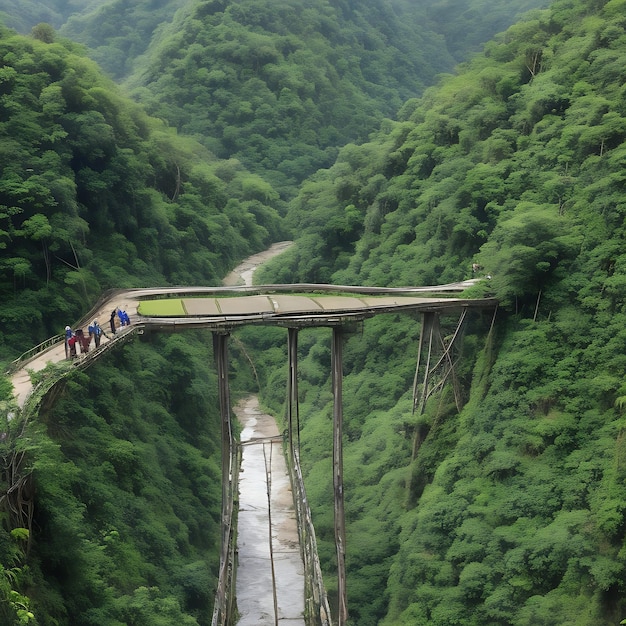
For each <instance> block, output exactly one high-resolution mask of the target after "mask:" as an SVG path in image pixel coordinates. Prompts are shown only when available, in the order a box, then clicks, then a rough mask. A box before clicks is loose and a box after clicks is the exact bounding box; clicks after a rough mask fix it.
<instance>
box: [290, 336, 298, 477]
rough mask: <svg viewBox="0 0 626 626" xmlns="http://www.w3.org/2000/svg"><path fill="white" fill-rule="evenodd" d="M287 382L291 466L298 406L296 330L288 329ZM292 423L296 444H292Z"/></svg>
mask: <svg viewBox="0 0 626 626" xmlns="http://www.w3.org/2000/svg"><path fill="white" fill-rule="evenodd" d="M287 344H288V345H287V352H288V359H289V381H288V383H287V386H288V389H287V394H288V398H287V435H288V439H289V441H288V450H289V457H290V458H289V462H290V463H291V465H292V466H293V460H294V449H297V450H299V449H300V410H299V404H298V329H297V328H289V329H288V336H287ZM294 422H295V428H296V437H297V444H294V432H293V431H294Z"/></svg>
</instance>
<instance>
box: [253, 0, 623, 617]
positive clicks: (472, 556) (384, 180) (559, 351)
mask: <svg viewBox="0 0 626 626" xmlns="http://www.w3.org/2000/svg"><path fill="white" fill-rule="evenodd" d="M625 8H626V5H625V4H624V2H623V1H621V0H611V1H609V2H577V3H572V2H557V3H556V4H555V5H554V6H553V8H552V9H551V10H548V11H543V12H538V13H536V14H534V15H532V16H531V17H529V18H528V19H526V20H524V21H522V22H520V23H519V24H517V25H516V26H514V27H512V28H511V29H509V30H508V31H507V32H506V33H505V34H503V35H502V36H499V37H497V38H496V39H495V40H494V41H493V42H491V43H489V44H488V45H487V46H486V49H485V53H484V54H483V55H480V56H478V57H476V58H475V59H474V60H473V61H472V62H471V63H468V64H467V65H466V66H464V67H463V68H462V70H461V71H460V73H459V75H458V76H456V77H450V78H447V79H446V80H445V81H443V83H442V84H441V85H440V86H438V87H436V88H434V89H432V90H429V91H428V92H427V93H426V94H425V96H424V97H423V98H421V99H419V100H413V101H409V102H407V103H406V105H405V107H404V108H403V110H402V111H401V112H400V115H399V119H398V121H396V122H386V123H385V125H384V126H383V127H381V131H380V133H379V135H378V136H377V137H373V138H372V139H371V141H370V142H369V143H368V144H366V145H363V146H355V145H353V146H347V147H346V148H344V149H343V150H341V152H340V154H339V156H338V159H337V162H336V163H335V164H334V165H333V166H332V167H331V168H329V169H328V170H327V171H323V172H318V173H317V174H316V175H315V176H314V177H312V178H311V179H310V180H309V181H307V182H306V183H305V184H303V185H302V188H301V192H300V195H299V197H298V198H297V200H296V202H295V203H294V206H292V210H291V212H290V214H289V215H290V218H291V219H293V220H294V224H295V225H296V227H297V229H298V232H299V233H300V237H299V239H298V242H297V246H296V247H295V248H293V249H292V250H290V251H289V252H287V253H286V255H285V256H284V257H283V258H281V260H280V264H278V263H276V264H275V265H276V266H275V267H274V268H273V269H271V271H270V270H269V269H268V271H267V272H262V275H261V276H259V277H258V279H259V281H260V282H264V281H267V280H282V279H283V278H287V277H288V278H289V279H294V280H315V281H324V282H326V281H329V282H336V283H339V284H353V283H354V284H373V285H384V284H390V285H405V284H424V283H426V284H428V283H435V284H436V283H440V282H448V281H452V280H458V279H460V278H467V277H470V276H471V275H472V273H471V272H472V270H471V265H472V263H474V262H475V263H478V264H480V265H481V266H482V268H483V269H482V273H489V274H491V275H492V277H493V278H492V280H491V281H490V289H492V290H493V291H494V292H495V293H496V294H497V295H498V296H499V298H500V299H501V304H502V306H501V308H500V311H499V313H498V317H497V322H496V326H495V328H496V331H497V332H496V334H495V335H493V336H491V337H490V338H489V341H488V340H487V337H486V329H487V328H488V326H489V324H488V323H487V320H476V321H475V322H474V325H473V326H472V327H470V328H469V329H468V332H467V336H466V351H465V357H464V362H465V366H464V369H463V370H462V371H461V372H460V376H461V378H464V379H465V382H466V387H465V389H466V394H467V395H466V400H467V403H466V405H465V407H464V408H463V410H462V411H460V412H458V411H457V409H456V407H455V405H454V402H453V399H452V397H451V396H450V395H446V394H444V395H443V396H440V397H438V398H436V399H434V400H433V401H432V402H431V403H430V404H429V405H428V406H427V408H426V411H425V412H424V414H423V415H418V414H416V415H411V398H410V390H411V382H412V381H411V376H412V371H413V368H414V367H415V358H416V336H417V333H418V329H417V325H416V323H415V321H413V320H401V319H398V320H394V325H393V327H390V326H389V324H387V323H384V322H382V321H381V322H379V321H378V320H377V321H376V322H367V323H366V324H365V326H364V330H363V334H362V335H356V336H354V337H353V338H351V339H349V341H348V344H347V351H348V354H349V355H350V356H349V358H348V362H347V364H346V368H345V369H346V374H347V375H346V378H345V381H344V392H345V398H346V400H345V418H344V419H345V420H346V434H345V439H344V441H345V444H346V449H345V451H344V455H345V463H346V497H347V505H346V507H347V516H348V569H349V574H348V576H349V577H348V596H349V606H350V612H351V615H352V619H353V621H354V623H355V624H359V626H362V625H367V624H378V623H381V624H385V625H389V626H390V625H392V624H394V625H395V624H412V625H417V624H429V625H434V624H441V625H442V626H443V625H447V624H465V625H474V624H475V625H479V624H498V625H500V624H501V625H509V624H515V625H520V626H521V625H528V626H530V625H533V626H536V625H538V624H541V625H544V624H545V625H557V624H580V625H583V624H585V625H594V626H598V625H601V624H607V626H608V625H609V624H616V623H619V621H620V619H623V618H624V617H625V616H626V606H625V605H624V592H625V588H624V580H625V575H626V571H625V566H626V562H625V561H624V550H623V545H624V537H625V532H626V523H625V518H624V513H625V512H626V500H625V499H624V475H623V463H624V450H623V439H624V416H623V407H624V396H625V391H626V389H625V388H624V377H625V374H626V371H625V367H626V362H625V360H624V356H623V354H624V330H623V328H624V325H625V324H626V317H625V309H624V284H625V282H624V281H625V271H626V270H624V267H623V248H624V235H625V233H624V191H625V189H624V180H625V178H624V157H625V155H626V148H625V146H626V104H625V99H624V93H625V92H624V88H623V84H624V68H625V67H626V35H625V26H626V17H625V16H626V11H625ZM328 342H329V339H328V337H326V339H325V343H324V342H322V344H321V345H325V348H322V347H320V342H315V343H313V344H311V345H309V344H307V343H305V342H304V341H303V342H302V346H301V349H302V351H303V355H302V370H301V371H302V377H303V382H302V398H303V404H302V406H301V411H300V415H301V420H303V423H304V426H303V430H302V433H301V440H302V442H303V444H302V445H303V452H302V457H303V460H304V462H305V463H306V464H307V474H308V481H309V482H308V485H309V497H310V500H311V502H312V503H313V506H314V511H315V519H316V524H317V527H318V530H319V533H320V536H321V539H322V549H321V554H322V558H323V563H324V566H325V567H326V570H327V571H328V572H329V576H330V577H332V572H333V569H334V566H333V560H334V549H333V547H332V540H333V530H332V501H331V500H329V495H330V494H332V486H331V485H332V475H331V472H330V459H329V454H330V448H331V440H332V439H331V433H330V421H329V416H330V414H329V410H330V409H329V408H328V406H329V401H330V398H329V395H328V394H329V391H328V390H329V389H330V387H329V384H328V380H327V376H328V370H327V365H328V363H327V361H328ZM411 350H412V352H411ZM407 353H408V356H407ZM467 368H470V369H469V370H468V369H467ZM320 384H321V386H320ZM323 389H326V390H327V391H323ZM268 398H270V399H271V401H272V402H273V403H274V405H275V406H278V404H279V403H280V401H281V398H278V397H276V396H275V395H274V396H272V394H271V393H270V392H268ZM304 416H306V417H304ZM322 442H324V443H322ZM415 449H417V454H414V450H415ZM325 541H326V542H327V543H325ZM331 579H332V578H329V580H331ZM372 589H378V590H382V589H385V593H376V594H372V593H371V590H372Z"/></svg>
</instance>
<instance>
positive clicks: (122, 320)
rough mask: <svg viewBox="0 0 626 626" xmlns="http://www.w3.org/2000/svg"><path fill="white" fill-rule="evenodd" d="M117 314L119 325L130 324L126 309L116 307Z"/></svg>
mask: <svg viewBox="0 0 626 626" xmlns="http://www.w3.org/2000/svg"><path fill="white" fill-rule="evenodd" d="M117 316H118V317H119V318H120V326H130V317H129V316H128V313H126V309H124V308H120V309H118V311H117Z"/></svg>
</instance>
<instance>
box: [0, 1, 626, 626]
mask: <svg viewBox="0 0 626 626" xmlns="http://www.w3.org/2000/svg"><path fill="white" fill-rule="evenodd" d="M525 4H526V3H519V4H518V5H517V6H516V7H514V8H513V7H509V6H507V3H505V2H501V1H496V0H491V1H487V0H465V1H463V0H438V1H436V2H409V1H408V0H407V1H404V0H394V1H386V0H363V1H362V2H360V3H357V2H351V1H349V0H338V1H337V2H333V3H328V2H322V1H321V0H320V1H319V2H318V1H314V0H313V1H311V2H296V1H295V0H293V1H288V2H284V3H280V8H279V9H278V8H277V5H276V4H275V3H274V4H270V3H269V2H264V1H262V0H240V1H228V0H205V1H198V0H193V1H191V0H190V1H189V2H182V1H181V0H178V1H172V2H166V1H163V2H159V1H157V2H141V1H139V2H135V3H132V6H131V3H128V2H121V1H119V2H111V3H103V2H87V1H85V2H83V3H81V2H78V1H76V0H74V1H73V2H64V1H61V0H58V1H56V2H47V3H46V4H45V6H42V3H39V2H36V1H34V0H33V1H32V2H24V3H20V4H19V7H18V6H13V4H11V3H9V2H1V1H0V20H1V22H3V23H4V25H3V26H0V58H1V59H2V62H1V63H0V137H1V140H0V167H1V171H2V174H1V176H0V250H1V253H0V293H1V295H2V297H1V299H0V320H1V324H0V359H1V360H2V364H3V365H4V367H3V371H6V369H7V368H8V366H9V364H10V362H11V360H12V359H14V358H16V357H17V356H19V354H21V353H22V352H24V351H25V350H27V349H28V348H30V347H31V346H33V345H35V344H37V343H39V342H40V341H43V340H45V339H46V338H47V337H50V336H52V335H54V334H56V333H58V332H60V331H61V330H62V328H63V327H64V326H65V324H66V323H68V322H73V321H74V320H77V319H79V318H80V317H81V316H82V315H84V314H85V313H86V312H87V311H88V310H89V309H90V308H91V307H92V306H93V304H94V303H95V302H96V300H97V299H98V297H99V296H100V294H102V293H103V292H105V291H107V290H109V289H114V288H119V287H135V286H137V287H145V286H156V285H159V286H165V285H185V284H186V285H217V284H219V283H220V281H221V279H222V278H223V277H224V276H225V275H226V273H227V272H228V271H229V270H230V269H232V267H234V265H236V263H237V262H238V261H239V260H241V259H243V258H245V257H246V256H247V255H249V254H252V253H254V252H257V251H259V250H262V249H264V248H265V247H267V246H269V245H270V244H271V243H273V242H275V241H279V240H281V239H284V238H293V239H294V241H295V245H294V246H293V247H292V248H290V249H289V250H288V251H287V252H286V253H285V254H284V255H282V256H281V257H279V258H278V259H277V260H276V261H274V262H271V263H269V264H268V265H267V266H264V267H263V268H261V269H260V270H259V272H258V273H257V274H256V275H255V280H256V282H257V283H259V284H264V283H265V284H268V283H278V282H284V283H291V282H315V283H335V284H354V285H372V286H410V285H430V284H441V283H446V282H452V281H456V280H461V279H465V278H469V277H472V276H475V275H476V272H475V271H474V270H473V266H477V267H478V268H479V270H478V271H479V272H480V275H489V276H490V279H488V280H485V281H483V282H482V283H481V284H480V285H479V286H477V287H475V288H473V289H472V290H469V291H468V293H467V295H468V296H470V297H471V296H473V295H475V296H477V297H479V296H483V295H486V294H489V295H493V296H495V297H497V298H498V300H499V302H500V304H499V307H498V310H497V313H496V315H495V318H494V317H492V316H491V314H485V315H479V314H472V315H471V316H470V319H469V320H468V322H467V326H466V329H465V333H464V337H463V351H462V355H461V358H460V360H459V362H458V365H457V371H456V383H457V386H458V388H457V389H456V391H457V392H459V390H460V398H461V402H459V401H458V400H459V398H458V397H455V393H454V391H455V390H454V389H453V388H452V385H448V386H446V387H444V389H443V390H442V392H441V393H439V394H437V395H436V396H433V397H432V398H431V399H430V400H429V401H428V402H427V403H426V405H425V406H424V407H423V410H420V411H418V412H415V411H414V410H413V403H412V386H413V378H414V374H415V367H416V356H417V354H416V352H417V342H418V338H419V332H420V324H419V320H418V319H417V318H415V317H413V316H411V315H382V316H378V317H376V318H373V319H371V320H367V321H366V322H365V323H364V324H362V325H361V326H360V327H359V328H356V329H354V332H353V333H351V334H349V335H348V336H347V338H346V340H345V346H344V382H343V387H344V394H343V395H344V409H343V411H344V428H345V430H344V434H343V439H344V465H345V478H344V481H345V499H346V516H347V520H346V532H347V561H346V565H347V576H348V581H347V595H348V609H349V615H350V624H354V625H355V626H373V625H378V624H379V625H381V626H403V625H411V626H420V625H424V626H426V625H429V626H430V625H435V626H448V625H451V624H459V625H463V626H483V625H485V624H489V625H494V626H561V625H562V626H565V625H566V624H567V625H568V626H572V625H575V626H604V625H606V626H609V625H614V624H619V623H621V622H623V623H626V588H625V585H624V580H626V557H625V548H624V545H625V544H624V540H625V537H626V518H625V514H626V497H625V491H624V490H625V488H626V448H624V449H623V446H622V444H623V443H624V441H625V436H626V435H625V433H626V421H625V419H626V418H625V416H624V410H625V408H626V382H625V375H626V357H625V356H624V355H625V354H626V334H625V331H624V327H625V326H626V289H625V287H626V256H625V254H624V251H623V250H624V236H625V235H626V230H625V214H626V200H625V198H626V195H625V186H626V174H625V172H626V167H625V166H626V88H625V87H624V85H625V84H626V69H625V68H626V30H625V29H626V1H625V0H556V2H554V3H552V4H551V5H550V6H547V5H546V4H539V3H536V4H530V3H529V4H528V6H525ZM522 11H527V12H525V13H524V14H522ZM120 26H123V28H120ZM622 315H624V316H625V317H624V319H622ZM454 322H455V321H454V320H452V319H443V320H442V324H443V332H444V333H448V332H452V330H451V329H452V328H453V325H454ZM231 345H232V348H231V350H232V357H231V359H232V360H231V382H232V391H233V395H234V396H235V397H236V396H238V395H240V394H244V393H248V392H250V391H253V392H257V393H259V395H260V397H261V400H262V403H263V404H264V406H265V407H266V408H268V409H269V410H271V411H272V412H273V413H274V414H275V415H276V416H277V417H278V419H281V418H282V416H283V415H284V413H285V388H286V381H287V377H288V373H287V371H286V339H285V337H284V335H283V333H282V332H281V331H280V330H279V329H254V328H248V329H243V330H240V331H237V333H236V335H235V336H234V337H233V341H232V342H231ZM212 359H213V355H212V347H211V338H210V334H207V333H203V332H201V331H190V332H188V333H184V334H172V335H160V336H157V335H150V334H146V335H143V336H141V337H137V338H136V339H134V340H133V341H132V342H131V343H129V344H127V345H125V346H124V347H123V348H121V349H119V350H115V351H112V352H111V354H110V356H108V357H107V358H106V359H104V360H102V362H99V363H98V364H96V365H93V366H92V367H90V368H89V369H87V370H85V371H76V372H73V373H72V374H71V375H69V376H67V377H66V378H65V382H64V384H63V385H60V386H59V387H57V388H55V391H54V393H53V394H49V395H47V396H45V397H43V398H42V399H41V403H40V404H39V405H38V406H39V409H38V411H37V414H36V415H31V414H27V413H22V412H20V410H19V409H18V408H17V407H16V406H15V402H14V399H13V398H12V389H11V385H10V382H9V380H8V378H7V377H6V376H2V377H0V409H1V410H0V422H1V423H2V426H1V428H0V458H1V459H2V491H1V492H0V503H1V506H0V518H1V520H2V524H1V525H0V598H1V599H2V602H0V622H1V623H2V624H7V625H8V626H10V625H13V624H32V625H42V626H44V625H45V626H66V625H67V626H70V625H71V626H83V625H85V626H86V625H93V626H96V625H97V626H120V625H127V624H133V625H142V626H143V625H145V626H148V625H150V626H153V625H156V626H159V625H160V624H163V625H164V626H165V625H166V624H168V625H169V624H172V623H180V624H188V625H190V626H191V625H192V624H198V625H206V624H209V623H210V616H211V611H212V603H213V592H214V587H215V578H216V574H217V566H218V560H219V540H220V527H219V524H220V519H219V518H220V501H219V499H220V489H221V486H220V484H219V481H220V467H219V464H220V452H219V445H220V444H219V415H218V400H217V384H216V380H215V378H216V374H215V372H214V368H213V366H212V365H213V363H212ZM250 362H252V363H253V365H254V369H252V368H251V367H250ZM299 362H300V367H299V370H300V380H299V396H300V397H299V400H300V416H301V417H300V429H301V430H300V433H299V439H300V446H301V451H300V455H301V460H302V464H303V470H304V472H305V481H306V486H307V494H308V498H309V500H310V503H311V508H312V510H313V518H314V523H315V527H316V532H317V535H318V544H319V550H320V560H321V564H322V568H323V571H324V576H325V581H326V585H327V588H328V590H329V594H330V596H331V599H332V598H333V594H334V593H335V588H336V584H337V581H336V564H335V558H336V557H335V548H334V529H333V502H332V472H331V465H332V459H331V453H332V444H331V442H332V432H331V431H332V390H331V384H330V333H328V332H327V330H326V329H318V330H307V331H306V332H303V333H301V337H300V340H299ZM47 374H52V372H44V373H43V374H41V376H43V377H45V376H46V375H47ZM622 452H624V454H622ZM30 503H32V504H33V506H32V508H29V505H30Z"/></svg>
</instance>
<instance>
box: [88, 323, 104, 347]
mask: <svg viewBox="0 0 626 626" xmlns="http://www.w3.org/2000/svg"><path fill="white" fill-rule="evenodd" d="M102 335H104V336H105V337H107V338H108V335H107V334H106V333H105V332H104V330H103V329H102V327H101V326H100V324H98V320H94V321H93V322H91V324H89V337H93V339H94V341H95V343H96V348H97V347H98V346H99V345H100V339H101V338H102Z"/></svg>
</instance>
